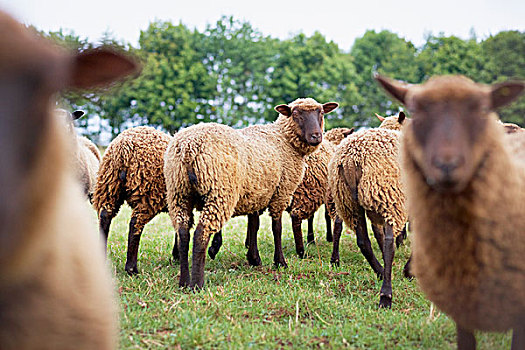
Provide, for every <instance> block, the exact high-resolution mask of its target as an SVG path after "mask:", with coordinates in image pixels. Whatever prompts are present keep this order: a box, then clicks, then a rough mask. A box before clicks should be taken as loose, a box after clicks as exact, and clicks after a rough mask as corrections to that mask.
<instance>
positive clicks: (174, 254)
mask: <svg viewBox="0 0 525 350" xmlns="http://www.w3.org/2000/svg"><path fill="white" fill-rule="evenodd" d="M171 256H172V257H173V261H174V262H175V261H179V259H180V256H179V235H178V234H177V233H176V232H175V237H174V239H173V250H172V251H171Z"/></svg>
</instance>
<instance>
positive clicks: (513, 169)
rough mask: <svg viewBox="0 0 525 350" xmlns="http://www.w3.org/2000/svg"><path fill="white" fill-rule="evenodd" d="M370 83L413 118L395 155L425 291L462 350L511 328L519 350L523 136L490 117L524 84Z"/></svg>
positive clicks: (524, 243) (524, 270)
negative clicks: (478, 336)
mask: <svg viewBox="0 0 525 350" xmlns="http://www.w3.org/2000/svg"><path fill="white" fill-rule="evenodd" d="M376 79H377V80H378V81H379V83H380V84H381V85H382V86H383V87H384V88H385V89H386V91H388V92H389V93H390V94H391V95H392V96H393V97H395V98H396V99H398V100H399V101H400V102H401V103H403V104H404V105H405V106H406V108H407V109H408V110H409V111H410V113H411V115H412V117H413V119H412V122H411V123H410V124H409V125H408V126H407V127H406V129H405V130H404V134H403V138H402V148H401V157H402V167H403V177H404V183H405V184H406V193H407V200H408V210H409V213H410V217H411V218H414V221H413V235H412V239H413V242H412V251H413V262H412V264H413V272H414V274H415V276H416V278H417V281H418V283H419V285H420V287H421V289H422V290H423V292H424V293H425V294H426V296H427V297H428V299H430V300H431V301H432V302H433V303H435V304H436V305H437V306H438V307H439V308H440V309H441V310H443V311H444V312H445V313H447V314H448V315H449V316H450V317H451V318H452V319H453V320H454V321H455V322H456V326H457V331H458V348H459V349H474V348H475V347H476V340H475V338H474V335H473V331H474V330H481V331H499V332H502V331H506V330H509V329H513V330H514V333H513V339H512V349H525V263H524V262H523V256H525V235H524V234H523V232H524V231H525V215H524V212H525V206H524V204H523V203H524V202H525V151H524V150H523V148H520V147H519V146H522V145H523V144H524V141H525V137H524V134H522V133H518V134H514V135H508V136H505V135H504V128H502V127H501V124H500V123H499V121H498V119H497V116H496V114H495V110H497V109H498V108H500V107H502V106H504V105H506V104H508V103H509V102H511V101H512V100H514V99H515V98H516V97H517V96H519V94H520V93H521V92H522V91H523V90H524V89H525V82H504V83H500V84H495V85H483V84H477V83H474V82H473V81H472V80H470V79H468V78H466V77H463V76H438V77H433V78H431V79H430V80H428V81H427V82H425V83H424V84H421V85H413V86H409V87H408V86H405V85H402V84H399V83H398V82H395V81H392V80H390V79H387V78H384V77H381V76H378V77H376ZM517 141H520V144H514V142H517Z"/></svg>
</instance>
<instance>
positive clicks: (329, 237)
mask: <svg viewBox="0 0 525 350" xmlns="http://www.w3.org/2000/svg"><path fill="white" fill-rule="evenodd" d="M324 220H325V221H326V241H327V242H332V240H333V236H332V218H331V217H330V214H328V207H327V206H326V205H325V206H324ZM334 225H335V224H334ZM334 230H335V227H334Z"/></svg>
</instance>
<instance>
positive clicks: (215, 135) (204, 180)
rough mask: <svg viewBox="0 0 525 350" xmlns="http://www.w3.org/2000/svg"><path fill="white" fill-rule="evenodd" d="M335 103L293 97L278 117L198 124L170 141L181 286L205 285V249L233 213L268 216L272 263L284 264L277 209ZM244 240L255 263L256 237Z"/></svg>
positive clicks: (170, 192) (170, 195) (170, 190)
mask: <svg viewBox="0 0 525 350" xmlns="http://www.w3.org/2000/svg"><path fill="white" fill-rule="evenodd" d="M337 107H338V104H337V103H335V102H328V103H325V104H320V103H318V102H316V101H315V100H314V99H311V98H305V99H297V100H295V101H294V102H292V103H291V104H289V105H284V104H283V105H279V106H277V107H275V109H276V111H277V112H279V113H280V114H279V117H278V118H277V120H276V121H275V122H274V123H271V124H268V125H255V126H250V127H247V128H244V129H241V130H234V129H232V128H231V127H228V126H226V125H221V124H216V123H203V124H198V125H194V126H190V127H188V128H187V129H184V130H181V131H179V132H178V133H177V134H176V135H175V136H174V137H173V138H172V140H171V141H170V144H169V145H168V149H167V151H166V154H165V160H164V175H165V177H166V187H167V202H168V209H169V214H170V217H171V220H172V222H173V226H174V228H175V231H176V232H177V231H178V235H179V240H180V242H179V254H180V269H181V274H180V280H179V285H180V286H188V285H189V286H190V287H191V288H198V289H200V288H202V287H203V284H204V263H205V258H206V256H205V249H206V247H207V245H208V242H209V238H210V235H211V234H213V233H217V232H219V231H220V230H221V228H222V226H223V225H224V223H225V222H226V221H227V220H228V219H229V218H230V217H232V216H237V215H247V214H249V215H252V214H254V213H258V212H259V211H260V210H262V209H265V208H268V209H269V213H270V216H271V217H272V231H273V234H274V243H275V254H274V263H275V265H277V266H284V267H286V266H287V264H286V260H285V259H284V256H283V253H282V248H281V229H282V226H281V217H282V212H283V211H284V210H285V209H286V208H287V207H288V205H289V204H290V201H291V198H292V195H293V193H294V192H295V190H296V189H297V186H298V185H299V183H300V182H301V179H302V177H303V173H304V166H305V163H304V157H305V156H307V155H308V154H311V153H312V152H314V151H315V150H316V149H317V147H318V146H319V145H320V144H321V142H322V135H323V134H322V131H323V126H324V114H325V113H329V112H331V111H332V110H334V109H335V108H337ZM194 207H196V208H197V209H199V210H201V216H200V219H199V223H198V225H197V227H196V229H195V233H194V239H193V258H192V273H191V281H190V280H189V279H190V276H189V267H188V249H189V230H190V228H191V227H192V226H193V213H192V211H193V208H194ZM252 232H253V231H252ZM255 234H256V231H255ZM249 241H250V249H249V250H248V260H249V261H252V263H253V264H260V257H259V256H258V252H257V251H256V246H255V245H256V242H257V238H256V237H250V240H249ZM254 246H255V247H254Z"/></svg>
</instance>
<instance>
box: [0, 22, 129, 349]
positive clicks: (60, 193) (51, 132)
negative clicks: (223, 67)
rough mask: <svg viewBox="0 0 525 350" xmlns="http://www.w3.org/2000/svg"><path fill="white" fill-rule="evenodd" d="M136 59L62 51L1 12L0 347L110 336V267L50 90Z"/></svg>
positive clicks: (72, 344) (91, 343) (99, 80)
mask: <svg viewBox="0 0 525 350" xmlns="http://www.w3.org/2000/svg"><path fill="white" fill-rule="evenodd" d="M136 67H137V66H136V64H135V63H134V62H133V61H131V60H129V59H128V58H125V57H123V56H122V55H120V54H117V53H115V52H113V51H111V50H109V49H97V50H90V51H85V52H82V53H80V54H70V53H68V52H65V51H62V50H60V49H58V48H57V47H55V46H54V45H53V44H51V43H50V42H47V41H45V40H44V39H42V38H40V37H38V36H37V35H36V34H34V33H33V32H31V31H29V30H28V29H27V28H26V27H25V26H23V25H21V24H20V23H18V22H16V21H14V20H13V19H12V18H11V17H9V16H8V15H6V14H5V13H3V12H0V96H1V98H0V110H1V111H2V113H0V134H1V135H0V164H2V167H1V168H0V198H2V200H0V223H1V224H0V276H1V277H0V349H3V350H9V349H41V348H48V349H112V348H114V347H115V346H116V343H117V333H118V332H117V327H118V318H117V302H116V299H115V295H114V290H113V284H112V281H111V274H110V272H109V270H108V266H106V262H105V259H104V255H103V249H102V242H101V241H100V239H99V235H98V234H97V232H96V229H95V227H91V225H90V213H89V209H88V207H87V206H86V203H84V201H83V198H82V194H81V189H80V186H79V184H78V183H77V182H76V181H75V179H74V174H73V172H72V171H71V167H70V166H69V164H68V163H69V162H70V158H69V157H68V151H69V150H68V146H69V145H68V141H67V136H66V134H65V132H64V130H63V127H61V126H60V125H59V122H58V120H57V118H54V115H53V113H52V104H53V105H54V102H53V103H52V99H53V97H54V95H55V94H56V93H57V92H58V91H59V90H61V89H65V88H89V87H94V86H101V85H104V84H107V83H109V82H111V81H112V80H114V79H116V78H119V77H123V76H124V75H127V74H129V73H131V72H134V71H135V70H136Z"/></svg>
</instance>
